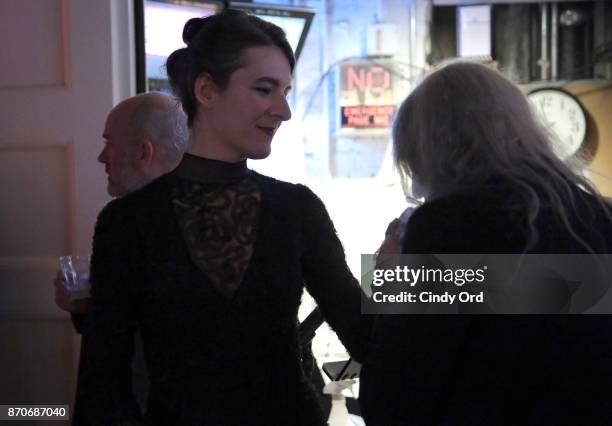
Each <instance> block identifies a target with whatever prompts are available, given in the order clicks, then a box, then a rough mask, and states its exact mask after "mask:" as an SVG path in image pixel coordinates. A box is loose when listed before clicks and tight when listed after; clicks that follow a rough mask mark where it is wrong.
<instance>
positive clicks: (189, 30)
mask: <svg viewBox="0 0 612 426" xmlns="http://www.w3.org/2000/svg"><path fill="white" fill-rule="evenodd" d="M202 25H204V18H191V19H190V20H189V21H187V23H186V24H185V27H184V28H183V41H184V42H185V44H186V45H187V46H190V45H191V43H192V42H193V39H194V38H195V36H196V35H197V34H198V32H200V30H201V29H202Z"/></svg>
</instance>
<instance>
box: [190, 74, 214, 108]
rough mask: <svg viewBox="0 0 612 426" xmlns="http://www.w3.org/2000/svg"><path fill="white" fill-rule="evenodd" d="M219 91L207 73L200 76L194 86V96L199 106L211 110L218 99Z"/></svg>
mask: <svg viewBox="0 0 612 426" xmlns="http://www.w3.org/2000/svg"><path fill="white" fill-rule="evenodd" d="M218 92H219V89H218V87H217V85H216V84H215V83H214V82H213V81H212V79H211V78H210V76H209V75H208V74H206V73H204V74H200V75H199V76H198V77H197V78H196V79H195V82H194V84H193V94H194V96H195V98H196V102H197V104H198V105H201V106H202V107H203V108H210V107H212V104H213V102H214V100H215V98H216V95H217V93H218Z"/></svg>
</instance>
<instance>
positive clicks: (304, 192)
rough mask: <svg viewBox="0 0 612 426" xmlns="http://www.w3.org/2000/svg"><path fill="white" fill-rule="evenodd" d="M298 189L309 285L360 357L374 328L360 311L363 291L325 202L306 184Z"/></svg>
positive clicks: (354, 354) (351, 350) (349, 347)
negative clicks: (350, 268) (351, 268)
mask: <svg viewBox="0 0 612 426" xmlns="http://www.w3.org/2000/svg"><path fill="white" fill-rule="evenodd" d="M298 192H299V196H298V207H299V209H300V216H301V218H302V221H301V225H302V229H301V235H302V258H301V264H302V272H303V274H304V280H305V283H306V288H307V289H308V292H309V293H310V294H311V295H312V296H313V297H314V299H315V300H316V301H317V304H318V305H319V308H320V309H321V312H323V316H324V317H325V320H326V321H327V322H328V323H329V324H330V325H331V327H332V329H333V330H334V331H335V332H336V333H337V334H338V337H339V338H340V340H341V341H342V343H343V344H344V346H345V347H346V348H347V350H348V351H349V353H350V354H351V356H352V357H353V358H355V359H356V360H358V361H361V360H363V356H364V354H365V352H366V349H367V345H368V338H369V334H370V330H371V319H370V317H369V316H368V315H361V301H362V297H363V293H362V291H361V288H360V287H359V283H358V282H357V280H356V279H355V277H354V276H353V274H352V273H351V271H350V270H349V267H348V265H347V264H346V258H345V255H344V249H343V247H342V244H341V242H340V240H339V239H338V236H337V235H336V230H335V229H334V225H333V224H332V221H331V219H330V218H329V215H328V214H327V211H326V209H325V206H324V205H323V203H322V202H321V200H320V199H319V198H318V197H317V196H316V195H315V194H314V193H313V192H312V191H310V189H308V188H307V187H305V186H303V185H298Z"/></svg>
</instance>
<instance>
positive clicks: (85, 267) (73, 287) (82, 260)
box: [59, 255, 91, 300]
mask: <svg viewBox="0 0 612 426" xmlns="http://www.w3.org/2000/svg"><path fill="white" fill-rule="evenodd" d="M89 261H90V256H89V255H71V256H62V257H60V258H59V264H60V269H61V270H62V275H63V277H64V285H65V286H66V289H67V290H68V293H70V298H71V299H73V300H75V299H84V298H87V297H89V290H90V288H91V284H90V283H89Z"/></svg>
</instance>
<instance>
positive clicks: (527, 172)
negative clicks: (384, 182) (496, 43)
mask: <svg viewBox="0 0 612 426" xmlns="http://www.w3.org/2000/svg"><path fill="white" fill-rule="evenodd" d="M393 147H394V158H395V163H396V166H397V168H398V170H399V171H400V174H401V176H402V178H403V180H404V182H406V181H407V180H408V178H412V179H415V180H416V181H417V182H419V183H421V184H422V185H423V186H424V187H426V188H428V190H429V191H430V194H431V196H433V197H436V196H440V195H444V194H447V193H450V192H455V191H458V190H462V189H469V188H474V187H479V186H482V185H483V184H486V182H487V181H488V180H490V179H491V178H492V177H497V178H500V177H501V178H503V179H504V180H507V181H510V182H513V184H514V185H515V186H516V187H517V188H519V190H520V191H521V193H522V194H523V197H521V198H522V199H523V200H525V204H526V205H525V206H524V207H525V211H526V214H527V222H528V224H527V226H528V228H529V235H530V240H529V243H528V247H530V246H532V245H533V244H534V243H535V241H536V240H537V230H536V229H535V226H534V222H535V219H536V217H537V214H538V212H539V210H540V207H541V205H542V204H543V203H546V204H548V205H550V206H551V207H552V209H553V211H554V213H555V214H556V215H557V216H558V217H559V218H560V219H561V221H562V223H563V224H564V225H565V227H566V228H567V229H568V231H569V232H570V234H571V235H572V236H573V237H574V238H575V239H576V240H577V241H578V242H579V243H580V244H581V245H583V246H585V247H586V248H587V250H589V251H591V250H590V248H589V246H588V245H587V244H586V242H585V241H583V239H581V238H580V237H579V236H578V235H577V234H576V232H575V231H574V229H573V228H572V226H571V223H570V220H569V213H570V211H571V210H572V209H574V208H575V206H576V203H575V201H576V200H575V198H576V194H578V196H582V194H584V193H585V192H588V193H591V194H592V195H594V196H596V197H597V199H598V200H599V201H600V203H601V205H602V206H604V209H605V211H606V214H607V215H608V217H612V215H611V214H610V211H609V209H608V208H606V207H605V203H604V201H603V198H602V197H600V196H599V195H598V194H597V190H596V189H595V187H594V186H593V185H592V184H591V183H590V182H589V181H588V180H587V179H585V178H584V177H582V176H581V175H580V174H579V173H576V172H575V171H574V170H573V169H572V167H570V166H569V165H568V164H566V163H564V162H563V161H561V160H560V159H559V158H558V157H557V156H556V155H555V154H554V153H553V150H552V145H551V138H550V135H549V134H548V133H547V132H546V130H545V129H544V128H543V127H542V126H541V125H540V124H539V123H538V122H536V120H535V119H534V115H533V113H532V110H531V108H530V105H529V103H528V101H527V98H526V97H525V95H524V94H523V93H522V92H521V91H520V89H519V88H518V87H517V86H516V85H514V84H513V83H512V82H510V81H509V80H507V79H506V78H505V77H503V76H502V75H501V74H500V73H498V72H496V71H494V70H492V69H490V68H488V67H486V66H484V65H480V64H475V63H470V62H456V63H452V64H450V65H446V66H444V67H442V68H440V69H438V70H436V71H434V72H433V73H431V74H430V75H429V76H427V77H426V78H425V79H424V80H423V81H422V82H421V84H420V85H419V86H417V87H416V89H414V90H413V91H412V93H411V94H410V95H409V96H408V97H407V98H406V100H405V101H404V102H403V104H402V105H401V107H400V109H399V111H398V114H397V117H396V119H395V123H394V127H393ZM577 188H581V189H582V190H579V191H576V189H577ZM526 249H528V248H526Z"/></svg>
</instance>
